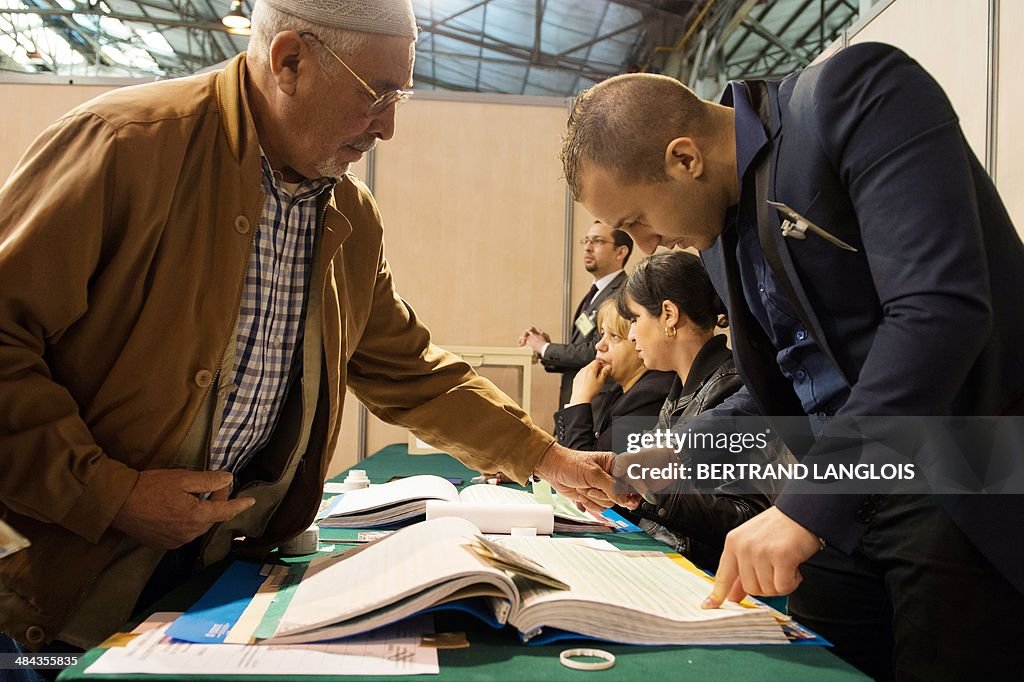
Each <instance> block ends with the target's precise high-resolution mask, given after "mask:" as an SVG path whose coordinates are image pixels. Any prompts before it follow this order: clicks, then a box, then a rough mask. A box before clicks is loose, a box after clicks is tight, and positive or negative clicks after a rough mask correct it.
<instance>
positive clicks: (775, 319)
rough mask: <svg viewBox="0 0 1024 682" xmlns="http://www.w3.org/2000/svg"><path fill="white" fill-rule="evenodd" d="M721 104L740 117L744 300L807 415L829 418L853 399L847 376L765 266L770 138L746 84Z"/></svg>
mask: <svg viewBox="0 0 1024 682" xmlns="http://www.w3.org/2000/svg"><path fill="white" fill-rule="evenodd" d="M721 103H722V104H723V105H725V106H731V107H733V109H734V110H735V112H736V167H737V170H738V172H739V181H740V200H739V203H738V204H737V205H736V206H734V207H731V208H730V209H729V214H728V216H727V219H726V228H725V229H727V230H730V229H731V230H736V234H737V246H736V262H737V264H738V265H739V272H740V282H741V283H742V285H743V295H744V298H745V299H746V302H747V306H748V307H749V308H750V312H751V313H752V314H753V315H754V318H755V319H757V321H758V322H759V323H760V324H761V326H762V327H763V328H764V330H765V332H766V333H767V334H768V338H769V339H771V341H772V344H773V345H774V346H775V348H776V350H777V351H778V352H777V353H776V361H777V362H778V364H779V368H780V369H781V370H782V373H783V374H784V375H785V376H786V377H787V378H788V379H789V380H790V381H792V382H793V388H794V390H795V391H796V394H797V397H799V399H800V402H801V403H802V404H803V408H804V410H805V411H806V412H807V414H809V415H812V416H817V417H819V419H824V418H826V417H827V416H829V415H831V414H833V413H834V412H835V411H836V410H837V409H839V407H840V406H842V404H843V403H844V402H846V399H847V397H848V396H849V394H850V389H849V386H848V385H847V383H846V380H845V379H844V378H843V375H842V374H841V373H840V372H839V370H838V369H837V368H836V366H835V365H834V364H833V363H832V361H831V360H830V359H829V357H828V356H827V355H826V354H825V353H824V352H823V351H822V350H821V348H820V347H819V346H818V344H817V343H815V341H814V339H813V338H811V335H810V334H809V333H808V332H807V329H806V328H805V327H804V324H803V323H802V322H801V321H800V318H799V317H798V316H797V314H796V312H795V311H794V309H793V306H792V305H791V304H790V302H789V299H788V298H786V295H785V294H784V293H783V292H782V290H781V289H780V288H779V286H778V283H777V282H776V281H775V277H774V276H773V274H772V271H771V268H769V266H768V263H767V262H766V261H765V258H764V253H763V252H762V251H761V244H760V241H759V239H758V235H757V205H756V203H755V202H756V191H755V186H754V185H755V179H754V176H755V170H756V168H757V164H756V163H755V161H757V160H758V157H760V155H761V152H762V150H764V149H765V148H766V147H767V146H768V136H767V134H766V133H765V129H764V126H763V125H762V123H761V119H760V118H759V117H758V115H757V112H756V111H754V108H753V106H752V105H751V102H750V95H749V94H748V92H747V88H746V86H745V85H744V84H742V83H730V84H729V87H728V88H726V90H725V94H724V95H723V97H722V101H721Z"/></svg>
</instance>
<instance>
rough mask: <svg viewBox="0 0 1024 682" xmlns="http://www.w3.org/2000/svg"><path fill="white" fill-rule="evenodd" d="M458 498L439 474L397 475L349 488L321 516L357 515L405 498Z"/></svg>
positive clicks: (456, 491)
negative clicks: (396, 478) (367, 486)
mask: <svg viewBox="0 0 1024 682" xmlns="http://www.w3.org/2000/svg"><path fill="white" fill-rule="evenodd" d="M458 499H459V491H458V490H457V489H456V487H455V486H454V485H452V484H451V482H450V481H446V480H445V479H443V478H441V477H440V476H432V475H430V474H424V475H420V476H409V477H408V478H400V479H398V480H397V481H391V482H390V483H383V484H381V485H371V486H370V487H369V488H362V489H360V490H350V491H348V492H346V493H343V494H342V495H340V496H339V497H336V498H334V499H333V500H331V504H330V505H329V506H328V507H327V509H326V510H325V512H324V515H325V516H338V515H342V514H358V513H359V512H364V511H369V510H371V509H377V508H379V507H386V506H388V505H391V504H396V503H398V502H407V501H409V500H448V501H449V502H455V501H456V500H458Z"/></svg>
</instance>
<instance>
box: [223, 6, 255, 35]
mask: <svg viewBox="0 0 1024 682" xmlns="http://www.w3.org/2000/svg"><path fill="white" fill-rule="evenodd" d="M220 21H221V23H222V24H224V25H225V26H227V27H228V28H229V29H231V30H233V31H242V30H244V29H247V28H250V27H251V26H252V22H251V21H249V17H247V16H245V15H244V14H242V0H232V2H231V11H230V12H228V13H227V14H225V15H224V17H223V18H222V19H221V20H220Z"/></svg>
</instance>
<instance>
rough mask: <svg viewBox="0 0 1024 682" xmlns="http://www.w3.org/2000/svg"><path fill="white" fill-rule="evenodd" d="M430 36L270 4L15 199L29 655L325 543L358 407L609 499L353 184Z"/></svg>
mask: <svg viewBox="0 0 1024 682" xmlns="http://www.w3.org/2000/svg"><path fill="white" fill-rule="evenodd" d="M415 36H416V28H415V21H414V17H413V13H412V7H411V4H410V2H409V0H386V1H383V2H381V1H379V0H376V1H374V2H370V1H369V0H331V1H329V2H310V1H308V0H262V2H260V3H259V4H257V5H256V8H255V10H254V12H253V38H252V42H251V46H250V52H249V53H248V54H247V55H246V54H243V55H240V56H239V57H237V58H235V59H234V60H232V61H231V62H230V63H229V64H228V65H227V66H226V67H225V68H224V69H223V70H222V71H216V72H213V73H208V74H204V75H200V76H195V77H191V78H183V79H180V80H174V81H168V82H163V83H158V84H151V85H144V86H141V87H134V88H125V89H121V90H117V91H114V92H112V93H109V94H107V95H104V96H102V97H100V98H98V99H96V100H94V101H92V102H89V103H87V104H85V105H83V106H81V107H79V108H77V109H75V110H73V111H71V112H70V113H68V114H67V115H65V116H64V117H63V118H61V119H60V120H59V121H57V122H56V123H55V124H54V125H52V126H51V127H50V128H49V129H48V130H47V131H46V132H45V133H43V135H42V136H41V137H40V138H39V139H38V140H37V141H36V142H35V143H34V144H33V145H32V147H31V148H30V149H29V150H28V152H27V154H26V155H25V157H24V158H23V159H22V161H21V162H20V164H19V165H18V167H17V169H16V170H15V171H14V173H13V174H12V175H11V177H10V179H9V180H8V181H7V183H6V184H5V185H4V187H3V189H2V190H0V406H2V407H0V517H2V518H3V519H4V520H5V521H7V522H8V523H9V524H11V525H12V526H13V527H14V528H16V529H17V530H18V531H20V532H21V533H22V534H24V535H26V536H27V537H28V538H29V539H30V540H31V542H32V545H31V547H30V548H28V549H26V550H24V551H21V552H19V553H16V554H13V555H11V556H8V557H6V558H4V559H2V560H0V631H2V632H3V633H4V634H5V635H7V636H9V637H11V638H14V639H15V640H17V641H18V642H20V644H21V646H22V647H24V648H27V649H30V650H38V649H40V648H42V647H44V646H45V645H47V644H48V643H50V642H53V641H56V642H58V643H68V644H70V645H73V646H76V647H89V646H92V645H95V644H97V643H98V642H100V641H101V640H103V639H104V638H105V637H106V636H107V635H109V634H110V633H112V632H114V631H116V628H118V627H119V626H120V625H121V624H122V623H124V622H125V621H126V620H127V619H128V618H129V617H130V616H131V614H132V613H133V610H134V609H135V608H136V607H137V606H141V604H142V602H143V601H148V600H150V599H151V598H153V597H155V596H158V595H159V594H160V593H161V590H162V591H163V592H166V590H167V589H170V588H171V587H172V586H173V584H175V582H174V581H175V580H177V582H180V581H181V580H182V579H184V578H185V577H187V575H188V573H189V571H190V570H191V569H192V567H194V566H196V565H199V566H202V565H206V564H209V563H210V562H213V561H216V560H218V559H221V558H223V557H224V556H226V555H227V554H228V552H229V551H230V550H231V546H232V540H233V539H234V538H236V537H240V536H245V537H246V538H247V541H246V545H247V546H248V548H249V551H251V552H253V553H260V552H264V551H266V550H268V549H270V548H273V547H274V546H276V545H277V544H279V543H280V542H282V541H283V540H286V539H288V538H290V537H292V536H294V535H295V534H297V533H298V532H300V531H301V530H302V529H304V528H306V527H307V526H308V525H309V524H310V522H311V521H312V519H313V516H314V514H315V512H316V509H317V505H318V503H319V500H320V495H321V491H322V486H323V480H324V477H325V474H326V472H327V468H328V464H329V462H330V456H331V453H332V452H333V451H334V448H335V445H336V443H337V440H338V432H339V429H340V425H341V411H342V405H343V403H344V398H345V392H346V387H348V388H351V389H352V391H353V392H354V393H355V394H356V395H357V396H358V397H359V399H360V400H361V401H362V402H363V403H364V404H366V405H367V406H368V407H369V408H370V409H371V411H373V413H374V414H376V415H378V416H379V417H381V418H382V419H384V420H386V421H388V422H390V423H393V424H398V425H401V426H404V427H407V428H409V429H411V430H412V431H413V432H414V433H416V434H417V435H419V436H421V437H423V438H424V439H425V440H427V441H429V442H431V443H433V444H435V445H437V446H438V447H440V448H443V449H444V450H446V451H448V452H451V453H453V454H454V455H456V456H457V457H459V458H460V459H461V460H462V461H464V462H465V463H467V464H468V465H470V466H472V467H474V468H477V469H481V470H483V471H487V472H494V471H498V470H502V471H504V472H505V473H507V474H509V475H511V476H512V478H514V479H516V480H518V481H520V482H524V481H525V480H526V478H527V477H528V476H530V475H531V474H533V473H536V474H539V475H541V476H543V477H545V478H548V479H549V480H551V481H552V482H553V483H555V484H556V486H558V487H560V488H561V489H563V490H565V491H567V492H569V494H571V495H573V496H574V497H576V498H577V499H581V500H583V501H585V502H586V503H588V504H590V505H591V506H596V505H607V504H609V503H610V502H612V501H613V498H614V494H613V492H612V480H611V479H610V478H609V477H608V476H607V474H606V473H605V469H606V468H607V466H608V465H609V459H608V458H610V457H611V455H610V454H607V455H604V456H602V455H585V454H584V453H577V452H573V451H571V450H566V449H564V448H562V447H561V446H559V445H557V444H553V441H552V438H551V437H550V436H549V435H547V434H545V433H544V432H543V431H541V430H539V429H538V428H536V427H535V426H534V425H533V424H532V423H531V421H530V419H529V417H528V416H527V415H526V414H525V413H524V412H523V411H522V410H521V409H519V408H518V407H517V406H516V405H515V404H514V403H512V402H511V401H510V400H509V399H508V398H507V397H506V396H505V395H503V394H502V393H501V392H500V391H498V390H497V389H496V388H495V387H494V386H493V385H492V384H491V383H489V382H488V381H486V380H485V379H482V378H480V377H478V376H477V375H475V374H474V372H473V371H472V370H471V369H470V368H469V367H468V366H467V365H466V364H464V363H462V362H460V361H459V360H458V359H457V358H455V357H454V356H452V355H450V354H449V353H447V352H445V351H443V350H442V349H440V348H438V347H436V346H434V345H432V344H431V342H430V335H429V332H428V331H427V329H426V328H425V327H424V326H423V325H422V324H421V323H420V322H419V321H418V320H417V318H416V316H415V314H414V312H413V311H412V309H410V308H409V306H408V305H407V304H406V303H405V302H404V301H403V300H402V299H401V298H400V297H399V296H398V294H397V293H396V292H395V289H394V286H393V281H392V277H391V271H390V269H389V266H388V261H387V259H386V257H385V256H384V250H383V242H382V229H381V219H380V215H379V214H378V212H377V207H376V205H375V204H374V201H373V197H372V196H371V195H370V193H369V191H368V190H367V189H366V187H365V186H364V185H362V184H361V183H360V182H359V181H358V180H357V179H355V178H354V177H352V176H351V175H348V174H346V170H347V168H348V164H349V163H351V162H353V161H355V160H357V159H359V158H360V156H361V154H362V153H364V152H365V151H367V150H368V149H369V148H371V147H372V146H373V145H374V143H376V141H377V140H387V139H389V138H391V136H392V134H393V132H394V126H395V106H396V104H397V103H398V102H399V101H400V100H402V99H403V98H404V97H405V96H406V93H405V91H404V88H406V87H407V86H408V83H409V82H410V80H411V75H412V61H413V51H414V41H415ZM183 546H184V547H183ZM176 548H183V549H184V548H188V549H189V550H190V551H189V552H186V553H183V552H182V549H176ZM169 550H171V551H169ZM169 557H170V558H173V559H174V561H173V562H168V561H167V559H168V558H169ZM168 563H171V564H177V567H176V568H175V566H171V567H170V568H168ZM183 566H184V568H183ZM175 571H176V573H175ZM168 572H169V574H171V575H172V576H173V579H172V580H170V581H168V580H167V579H166V576H165V577H164V578H161V580H162V582H160V581H157V582H154V580H155V578H154V574H158V575H164V574H168ZM147 584H148V591H147V592H146V593H147V594H148V599H145V600H140V595H142V594H144V590H146V588H147Z"/></svg>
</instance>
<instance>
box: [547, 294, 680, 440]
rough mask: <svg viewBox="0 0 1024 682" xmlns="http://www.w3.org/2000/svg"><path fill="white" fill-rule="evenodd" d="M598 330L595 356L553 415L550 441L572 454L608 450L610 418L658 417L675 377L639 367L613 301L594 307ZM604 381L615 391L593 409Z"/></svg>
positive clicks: (626, 325)
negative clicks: (560, 407)
mask: <svg viewBox="0 0 1024 682" xmlns="http://www.w3.org/2000/svg"><path fill="white" fill-rule="evenodd" d="M597 326H598V329H600V330H601V338H600V339H599V340H598V342H597V347H596V348H597V357H596V358H595V359H594V361H593V362H591V363H590V364H589V365H587V366H585V367H583V368H582V369H581V370H580V371H579V372H578V373H577V374H576V378H575V379H574V380H573V383H572V396H571V397H570V398H569V402H568V404H567V405H566V406H565V407H563V408H562V409H560V410H559V411H558V412H555V438H556V439H557V440H558V442H559V443H561V444H562V445H564V446H566V447H568V448H572V449H574V450H603V451H610V450H613V447H612V430H611V426H612V422H613V420H615V419H619V418H621V417H652V418H653V417H655V416H657V414H658V412H659V411H660V410H661V406H662V405H663V404H664V402H665V396H667V395H668V391H669V388H670V387H671V386H672V380H673V379H674V377H675V375H674V374H672V373H671V372H659V371H648V370H647V368H645V367H644V363H643V361H641V360H640V358H639V356H637V354H636V348H635V347H634V346H633V342H632V341H630V340H629V339H627V338H626V335H627V334H628V332H629V322H628V321H627V320H625V319H623V318H622V317H621V316H620V315H619V313H618V312H617V311H616V309H615V301H614V300H607V301H605V302H604V303H603V304H602V305H601V307H600V308H599V309H598V311H597ZM606 381H610V382H612V383H613V384H614V388H612V390H611V391H608V392H607V393H606V394H605V395H604V397H603V400H602V401H601V404H600V407H598V408H596V409H593V401H594V398H596V397H597V395H598V394H599V393H600V392H601V390H602V388H603V387H604V385H605V382H606Z"/></svg>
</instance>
